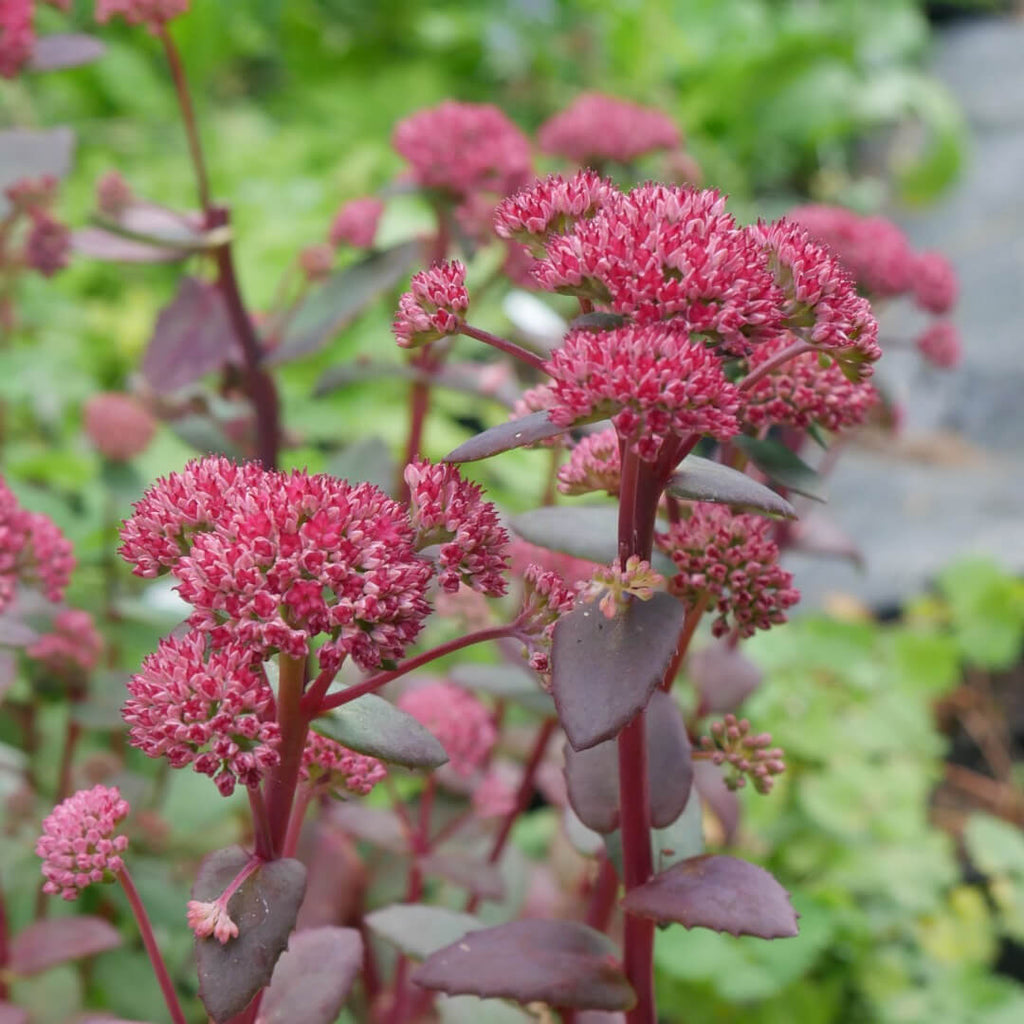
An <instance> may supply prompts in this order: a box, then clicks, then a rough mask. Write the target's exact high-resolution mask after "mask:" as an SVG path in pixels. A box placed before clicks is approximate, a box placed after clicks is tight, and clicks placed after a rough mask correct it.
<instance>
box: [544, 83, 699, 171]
mask: <svg viewBox="0 0 1024 1024" xmlns="http://www.w3.org/2000/svg"><path fill="white" fill-rule="evenodd" d="M537 138H538V141H539V142H540V147H541V149H543V150H544V152H545V153H555V154H557V155H559V156H564V157H568V159H570V160H575V161H576V163H579V164H585V165H586V164H590V165H597V164H600V163H603V162H604V161H606V160H615V161H617V162H618V163H623V164H625V163H629V162H630V161H631V160H635V159H636V158H637V157H638V156H642V155H643V154H644V153H650V152H652V151H654V150H657V149H673V148H675V147H676V146H678V145H679V144H680V143H681V142H682V135H681V134H680V132H679V129H678V128H677V127H676V126H675V125H674V124H673V123H672V121H671V120H670V119H669V118H668V117H666V116H665V115H664V114H662V113H661V112H660V111H657V110H651V109H650V108H648V107H641V106H639V105H638V104H636V103H628V102H626V101H625V100H619V99H615V98H614V97H613V96H603V95H601V94H600V93H584V94H583V95H582V96H579V97H577V98H576V100H574V101H573V103H572V105H571V106H569V107H568V108H566V109H565V110H563V111H562V112H561V113H559V114H555V116H554V117H552V118H550V119H549V120H547V121H545V122H544V124H542V125H541V127H540V131H539V132H538V134H537Z"/></svg>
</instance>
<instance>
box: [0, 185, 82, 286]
mask: <svg viewBox="0 0 1024 1024" xmlns="http://www.w3.org/2000/svg"><path fill="white" fill-rule="evenodd" d="M4 195H5V196H6V197H7V199H8V200H9V202H10V204H11V206H12V207H13V211H12V213H11V214H9V215H8V222H7V224H6V230H5V232H4V235H3V237H2V238H0V266H3V265H4V264H5V263H6V264H13V265H14V266H15V267H18V266H24V267H28V268H30V269H32V270H34V271H35V272H36V273H37V274H40V275H42V276H43V277H53V275H54V274H56V273H57V271H59V270H63V269H64V267H66V266H67V264H68V257H69V254H70V251H71V232H70V231H69V230H68V228H67V226H66V225H64V224H62V223H61V222H60V221H59V220H57V219H56V218H55V217H54V216H53V213H52V207H53V204H54V202H55V201H56V198H57V179H56V178H54V177H53V176H51V175H43V176H42V177H40V178H21V179H19V180H18V181H16V182H15V183H14V184H13V185H10V186H8V188H7V189H6V190H5V192H4Z"/></svg>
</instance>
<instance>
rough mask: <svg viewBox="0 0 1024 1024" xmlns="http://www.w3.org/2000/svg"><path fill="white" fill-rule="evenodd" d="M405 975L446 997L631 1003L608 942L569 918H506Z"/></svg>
mask: <svg viewBox="0 0 1024 1024" xmlns="http://www.w3.org/2000/svg"><path fill="white" fill-rule="evenodd" d="M412 980H413V981H414V982H415V983H416V984H418V985H422V986H423V987H424V988H429V989H435V990H438V991H441V992H447V993H449V994H450V995H477V996H483V997H485V998H506V999H514V1000H515V1001H516V1002H519V1003H532V1002H543V1003H547V1004H548V1005H549V1006H554V1007H572V1008H575V1009H583V1010H590V1009H592V1010H628V1009H629V1008H630V1007H632V1006H633V1004H634V1003H635V1002H636V997H635V995H634V993H633V989H632V988H631V986H630V984H629V982H628V981H627V980H626V976H625V974H623V972H622V968H621V967H620V966H619V963H618V959H617V950H616V947H615V945H614V943H612V941H611V940H610V939H609V938H608V937H607V936H605V935H602V934H601V933H600V932H598V931H595V930H594V929H593V928H588V927H587V926H586V925H584V924H580V923H578V922H576V921H540V920H527V921H512V922H511V923H509V924H503V925H499V926H498V927H497V928H487V929H485V930H483V931H478V932H470V933H469V934H468V935H464V936H463V937H462V938H461V939H459V940H458V941H457V942H454V943H452V944H451V945H450V946H446V947H445V948H444V949H441V950H438V951H437V952H436V953H432V954H431V955H430V956H429V957H427V959H426V960H425V961H424V962H423V963H422V964H421V965H420V966H419V967H417V968H416V970H415V971H414V972H413V974H412Z"/></svg>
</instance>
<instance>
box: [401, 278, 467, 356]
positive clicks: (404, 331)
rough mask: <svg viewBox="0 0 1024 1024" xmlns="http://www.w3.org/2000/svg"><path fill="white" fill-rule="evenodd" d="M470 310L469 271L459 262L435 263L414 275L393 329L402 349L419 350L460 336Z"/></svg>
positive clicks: (402, 299)
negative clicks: (464, 315)
mask: <svg viewBox="0 0 1024 1024" xmlns="http://www.w3.org/2000/svg"><path fill="white" fill-rule="evenodd" d="M467 309H469V293H468V292H467V291H466V268H465V267H464V266H463V265H462V264H461V263H460V262H459V261H458V260H452V261H450V262H445V263H436V264H434V266H432V267H430V269H428V270H421V271H420V272H419V273H418V274H413V277H412V281H410V289H409V291H407V292H405V293H404V294H403V295H402V297H401V299H399V301H398V312H397V313H396V314H395V322H394V324H393V325H392V328H391V329H392V331H393V332H394V335H395V338H396V340H397V341H398V344H399V345H401V346H402V348H418V347H419V346H420V345H426V344H429V343H430V342H431V341H437V339H438V338H442V337H444V336H445V335H446V334H457V333H458V331H459V328H460V327H461V326H462V316H463V314H464V313H465V312H466V310H467Z"/></svg>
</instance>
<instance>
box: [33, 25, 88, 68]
mask: <svg viewBox="0 0 1024 1024" xmlns="http://www.w3.org/2000/svg"><path fill="white" fill-rule="evenodd" d="M106 50H107V47H106V44H105V43H104V42H103V41H102V40H100V39H97V38H96V36H89V35H86V34H85V33H84V32H56V33H54V34H53V35H48V36H40V37H39V38H38V39H37V40H36V43H35V46H33V47H32V56H31V58H30V59H29V62H28V66H29V68H31V70H33V71H59V70H62V69H64V68H77V67H81V66H82V65H83V64H91V63H92V62H93V61H94V60H97V59H99V58H100V57H102V56H103V54H104V53H106Z"/></svg>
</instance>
